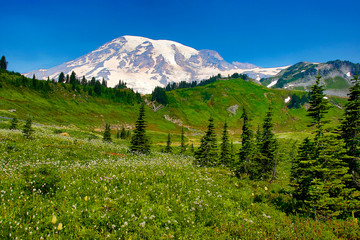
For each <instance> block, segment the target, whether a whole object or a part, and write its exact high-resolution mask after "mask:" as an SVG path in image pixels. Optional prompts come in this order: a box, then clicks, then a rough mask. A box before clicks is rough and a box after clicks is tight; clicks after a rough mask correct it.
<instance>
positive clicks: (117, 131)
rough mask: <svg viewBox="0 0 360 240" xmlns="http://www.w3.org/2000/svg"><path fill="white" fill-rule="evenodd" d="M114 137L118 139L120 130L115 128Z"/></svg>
mask: <svg viewBox="0 0 360 240" xmlns="http://www.w3.org/2000/svg"><path fill="white" fill-rule="evenodd" d="M116 138H117V139H119V138H120V130H119V129H116Z"/></svg>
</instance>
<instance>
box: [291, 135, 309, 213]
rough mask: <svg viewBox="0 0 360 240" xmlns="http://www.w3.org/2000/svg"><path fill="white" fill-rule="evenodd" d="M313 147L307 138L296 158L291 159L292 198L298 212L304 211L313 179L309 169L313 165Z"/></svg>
mask: <svg viewBox="0 0 360 240" xmlns="http://www.w3.org/2000/svg"><path fill="white" fill-rule="evenodd" d="M313 159H314V147H313V143H312V142H311V140H310V139H309V138H305V140H304V141H303V143H302V144H301V146H300V147H299V150H298V156H297V157H296V158H294V159H293V161H292V166H291V176H290V180H291V185H292V186H293V187H294V191H293V196H294V198H295V199H296V200H297V204H298V206H299V208H300V210H304V209H305V206H304V205H305V200H308V199H309V187H310V185H311V181H312V180H313V179H314V177H315V176H314V173H312V172H311V169H310V168H311V167H312V165H314V163H315V161H314V160H313Z"/></svg>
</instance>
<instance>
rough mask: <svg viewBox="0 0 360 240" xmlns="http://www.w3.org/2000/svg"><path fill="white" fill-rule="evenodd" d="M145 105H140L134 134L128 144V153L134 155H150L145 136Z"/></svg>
mask: <svg viewBox="0 0 360 240" xmlns="http://www.w3.org/2000/svg"><path fill="white" fill-rule="evenodd" d="M144 117H145V104H144V103H142V104H141V106H140V109H139V117H138V119H137V121H136V123H135V130H134V134H133V136H132V138H131V142H130V151H132V152H135V153H143V154H147V153H150V143H149V139H148V137H147V136H146V130H145V129H146V122H145V120H144Z"/></svg>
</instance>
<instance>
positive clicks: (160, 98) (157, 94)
mask: <svg viewBox="0 0 360 240" xmlns="http://www.w3.org/2000/svg"><path fill="white" fill-rule="evenodd" d="M151 101H157V102H158V103H160V104H162V105H166V104H168V98H167V95H166V92H165V89H164V88H162V87H155V89H154V90H153V92H152V93H151Z"/></svg>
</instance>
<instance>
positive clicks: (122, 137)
mask: <svg viewBox="0 0 360 240" xmlns="http://www.w3.org/2000/svg"><path fill="white" fill-rule="evenodd" d="M120 138H121V139H125V138H126V130H125V127H124V126H123V127H122V128H121V132H120Z"/></svg>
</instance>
